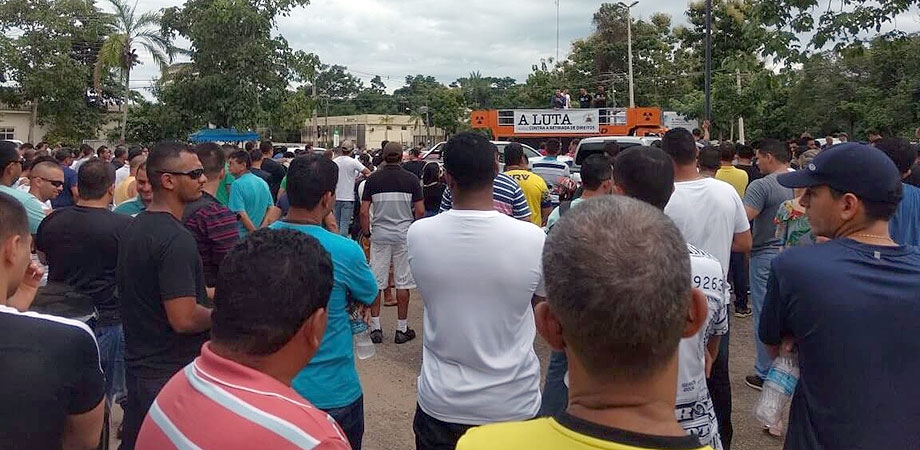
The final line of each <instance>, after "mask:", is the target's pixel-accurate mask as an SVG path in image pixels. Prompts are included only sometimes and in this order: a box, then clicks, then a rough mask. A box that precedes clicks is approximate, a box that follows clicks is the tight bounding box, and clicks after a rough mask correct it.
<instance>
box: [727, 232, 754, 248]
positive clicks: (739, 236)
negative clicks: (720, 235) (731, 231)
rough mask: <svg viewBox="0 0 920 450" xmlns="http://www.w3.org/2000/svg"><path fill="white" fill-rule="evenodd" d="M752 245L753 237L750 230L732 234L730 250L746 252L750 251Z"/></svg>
mask: <svg viewBox="0 0 920 450" xmlns="http://www.w3.org/2000/svg"><path fill="white" fill-rule="evenodd" d="M753 245H754V239H753V238H752V237H751V230H747V231H742V232H740V233H735V235H734V236H732V251H733V252H736V253H747V252H749V251H751V247H752V246H753Z"/></svg>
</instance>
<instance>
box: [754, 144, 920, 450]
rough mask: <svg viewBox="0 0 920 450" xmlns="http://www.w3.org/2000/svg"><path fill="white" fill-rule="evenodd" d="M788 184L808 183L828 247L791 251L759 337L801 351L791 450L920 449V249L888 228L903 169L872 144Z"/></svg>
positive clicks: (825, 156) (831, 152) (779, 269)
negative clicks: (919, 332) (896, 238)
mask: <svg viewBox="0 0 920 450" xmlns="http://www.w3.org/2000/svg"><path fill="white" fill-rule="evenodd" d="M778 181H779V183H780V184H782V185H783V186H786V187H790V188H805V194H804V195H803V196H802V200H801V203H802V205H803V206H805V208H806V212H807V215H808V221H809V222H810V223H811V227H812V231H813V232H814V233H815V235H817V236H822V237H825V238H827V239H829V241H827V242H825V243H822V244H817V245H811V246H803V247H794V248H789V249H787V250H785V251H784V252H783V253H781V254H780V256H778V257H777V258H776V259H775V260H773V266H772V268H771V271H770V280H769V282H768V285H767V295H766V300H765V303H764V308H763V314H762V316H761V319H760V328H759V330H758V331H759V334H760V338H761V339H762V340H763V342H764V343H765V344H767V345H768V346H769V347H770V351H771V352H772V353H773V354H774V355H775V354H777V353H778V351H779V349H780V345H782V346H783V348H784V349H785V350H789V349H791V348H794V349H795V350H796V351H797V352H798V357H799V367H800V369H801V378H800V380H799V383H798V386H797V387H796V391H795V396H794V398H793V400H792V408H791V414H790V417H789V427H788V434H787V437H786V445H785V448H786V450H795V449H836V448H911V447H912V446H915V445H916V444H917V443H918V442H920V427H918V426H917V424H918V423H920V402H917V399H918V398H920V384H918V383H917V380H918V379H920V358H917V356H916V355H918V354H920V340H918V339H915V337H914V336H905V334H904V332H905V331H906V330H917V329H920V249H918V248H917V247H913V246H901V245H898V244H897V243H895V242H894V241H893V240H892V239H891V237H890V235H889V233H888V221H889V219H890V218H891V216H892V215H893V214H894V212H895V211H896V210H897V207H898V203H899V202H900V200H901V189H902V187H901V174H900V173H899V172H898V169H897V168H896V167H895V165H894V163H893V162H892V161H891V159H890V158H888V156H886V155H885V154H884V153H882V152H881V151H879V150H877V149H875V148H873V147H869V146H866V145H863V144H857V143H847V144H841V145H837V146H835V147H833V148H830V149H828V150H824V151H823V152H821V153H819V154H818V156H816V157H815V159H814V160H813V161H812V162H811V163H810V164H808V165H807V166H805V167H803V168H802V169H801V170H799V171H797V172H793V173H789V174H783V175H780V176H779V178H778Z"/></svg>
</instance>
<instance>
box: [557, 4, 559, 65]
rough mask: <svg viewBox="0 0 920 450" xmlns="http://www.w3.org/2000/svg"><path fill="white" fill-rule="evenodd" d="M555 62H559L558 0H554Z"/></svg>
mask: <svg viewBox="0 0 920 450" xmlns="http://www.w3.org/2000/svg"><path fill="white" fill-rule="evenodd" d="M556 64H557V65H558V64H559V0H556Z"/></svg>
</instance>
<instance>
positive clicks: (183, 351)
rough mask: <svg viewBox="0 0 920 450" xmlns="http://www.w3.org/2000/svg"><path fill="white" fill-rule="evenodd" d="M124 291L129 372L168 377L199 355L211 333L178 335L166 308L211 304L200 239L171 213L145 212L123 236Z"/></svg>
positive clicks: (120, 273)
mask: <svg viewBox="0 0 920 450" xmlns="http://www.w3.org/2000/svg"><path fill="white" fill-rule="evenodd" d="M118 291H119V294H120V297H121V318H122V323H123V324H124V329H125V367H126V368H127V369H128V370H131V371H132V372H133V373H134V374H135V375H137V376H141V377H150V378H166V377H169V376H172V375H173V374H175V373H176V372H178V371H179V370H180V369H181V368H182V367H184V366H185V365H186V364H188V363H190V362H191V361H192V360H193V359H195V357H196V356H198V353H199V351H200V349H201V344H203V343H204V342H205V341H206V340H207V338H208V332H206V331H205V332H202V333H198V334H179V333H176V332H175V331H173V329H172V327H171V326H170V325H169V319H168V318H167V316H166V308H165V306H164V305H163V302H164V301H168V300H171V299H175V298H179V297H195V298H196V299H197V300H198V303H199V304H203V305H206V304H208V303H207V301H208V299H207V292H206V291H205V284H204V271H203V269H202V264H201V257H200V256H199V255H198V247H197V244H196V243H195V238H194V237H192V234H191V233H190V232H189V231H188V230H187V229H186V228H185V226H183V225H182V223H180V222H179V221H178V220H176V219H175V218H174V217H173V216H172V215H171V214H168V213H164V212H151V211H143V212H141V213H140V214H138V215H137V217H135V218H134V221H133V222H132V223H131V224H130V225H129V226H128V227H127V228H125V230H124V231H123V232H122V234H121V237H120V241H119V246H118Z"/></svg>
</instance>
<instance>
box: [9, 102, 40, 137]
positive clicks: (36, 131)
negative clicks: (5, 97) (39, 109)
mask: <svg viewBox="0 0 920 450" xmlns="http://www.w3.org/2000/svg"><path fill="white" fill-rule="evenodd" d="M31 124H32V108H31V107H30V106H29V105H24V106H22V107H17V108H11V107H9V106H7V105H4V104H0V140H16V141H22V142H30V141H32V142H39V141H41V140H42V139H44V137H45V134H46V133H47V132H48V129H47V128H45V127H44V126H42V125H41V124H38V123H36V124H35V125H34V128H33V129H32V130H31V131H32V139H29V131H30V130H29V128H30V126H31Z"/></svg>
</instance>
